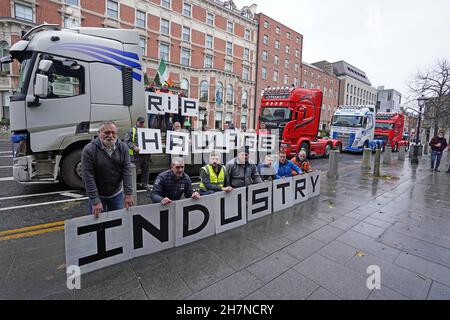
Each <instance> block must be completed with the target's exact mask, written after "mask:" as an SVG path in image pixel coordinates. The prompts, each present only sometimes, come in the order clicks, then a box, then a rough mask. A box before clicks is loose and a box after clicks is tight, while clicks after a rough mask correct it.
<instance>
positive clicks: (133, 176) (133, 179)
mask: <svg viewBox="0 0 450 320" xmlns="http://www.w3.org/2000/svg"><path fill="white" fill-rule="evenodd" d="M130 167H131V185H132V188H133V189H132V190H133V202H134V205H135V206H137V173H136V170H137V167H136V165H135V164H134V163H133V162H131V166H130Z"/></svg>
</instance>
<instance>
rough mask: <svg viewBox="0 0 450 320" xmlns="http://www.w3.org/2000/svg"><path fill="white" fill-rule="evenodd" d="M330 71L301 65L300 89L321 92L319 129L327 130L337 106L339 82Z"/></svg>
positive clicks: (306, 64)
mask: <svg viewBox="0 0 450 320" xmlns="http://www.w3.org/2000/svg"><path fill="white" fill-rule="evenodd" d="M332 71H333V70H332V69H330V68H328V69H326V70H324V69H321V68H319V67H316V66H314V65H311V64H308V63H305V62H303V63H302V87H303V88H306V89H318V90H322V92H323V101H322V112H321V114H320V128H321V129H322V130H329V129H330V126H331V117H332V116H333V114H334V111H336V108H337V107H338V106H339V85H340V80H339V79H338V78H337V77H336V76H335V75H334V74H333V73H332Z"/></svg>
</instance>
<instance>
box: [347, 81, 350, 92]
mask: <svg viewBox="0 0 450 320" xmlns="http://www.w3.org/2000/svg"><path fill="white" fill-rule="evenodd" d="M347 93H350V83H347Z"/></svg>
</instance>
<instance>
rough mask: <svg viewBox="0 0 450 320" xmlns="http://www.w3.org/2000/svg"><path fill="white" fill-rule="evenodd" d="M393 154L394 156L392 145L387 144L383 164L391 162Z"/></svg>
mask: <svg viewBox="0 0 450 320" xmlns="http://www.w3.org/2000/svg"><path fill="white" fill-rule="evenodd" d="M391 156H392V149H391V146H386V148H385V149H384V155H383V164H391Z"/></svg>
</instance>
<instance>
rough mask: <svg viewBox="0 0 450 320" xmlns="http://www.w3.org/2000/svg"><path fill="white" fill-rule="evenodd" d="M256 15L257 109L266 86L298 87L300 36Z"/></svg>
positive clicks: (300, 58) (262, 16) (264, 16)
mask: <svg viewBox="0 0 450 320" xmlns="http://www.w3.org/2000/svg"><path fill="white" fill-rule="evenodd" d="M256 16H257V20H258V24H259V29H258V50H257V52H258V57H257V70H258V72H257V76H256V96H255V105H256V107H258V106H259V104H260V101H261V92H262V90H264V89H265V88H267V87H268V86H270V87H286V86H291V85H294V86H300V81H301V62H302V51H303V35H301V34H300V33H298V32H296V31H294V30H292V29H290V28H288V27H286V26H284V25H283V24H281V23H280V22H278V21H276V20H274V19H272V18H270V17H268V16H267V15H265V14H263V13H259V14H257V15H256ZM256 115H258V114H257V113H256Z"/></svg>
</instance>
